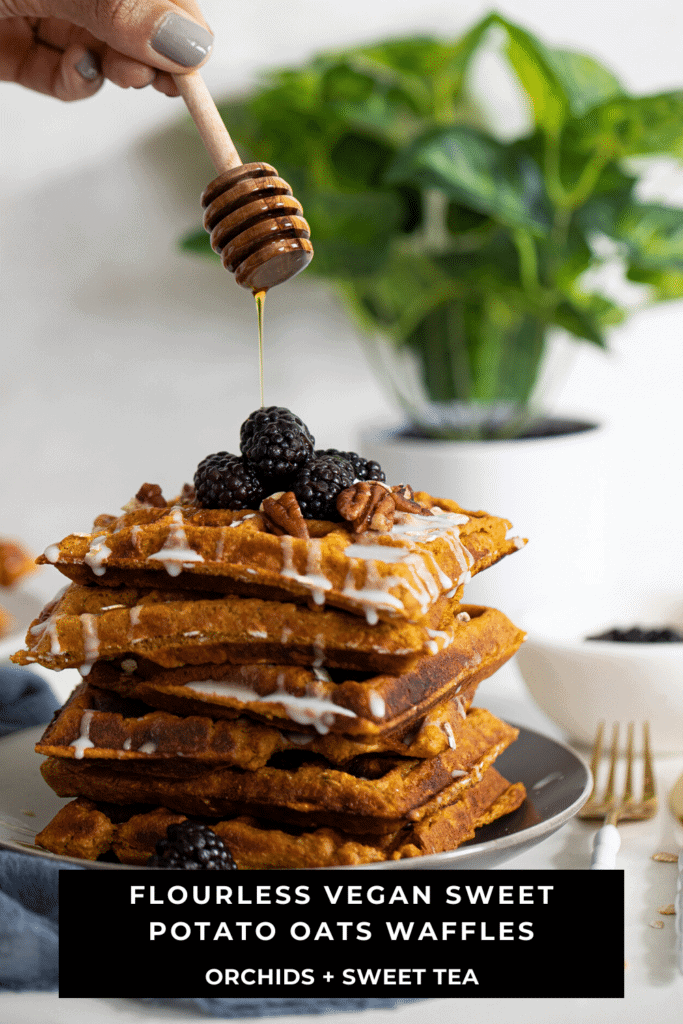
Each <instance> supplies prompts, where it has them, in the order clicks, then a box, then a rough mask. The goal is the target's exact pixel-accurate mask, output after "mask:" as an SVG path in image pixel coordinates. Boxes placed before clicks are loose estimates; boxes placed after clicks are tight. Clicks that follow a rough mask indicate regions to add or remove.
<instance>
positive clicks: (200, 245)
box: [180, 228, 216, 259]
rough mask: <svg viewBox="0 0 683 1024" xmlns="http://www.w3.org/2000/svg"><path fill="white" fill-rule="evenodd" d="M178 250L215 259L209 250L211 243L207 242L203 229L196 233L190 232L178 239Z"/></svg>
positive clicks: (206, 234)
mask: <svg viewBox="0 0 683 1024" xmlns="http://www.w3.org/2000/svg"><path fill="white" fill-rule="evenodd" d="M180 248H181V249H183V250H184V251H185V252H193V253H196V254H197V255H198V256H212V257H213V258H214V259H215V258H216V253H215V252H214V251H213V249H212V248H211V242H210V241H209V234H208V232H207V231H205V230H204V228H201V229H200V230H198V231H190V232H189V233H188V234H187V235H184V236H183V237H182V238H181V239H180Z"/></svg>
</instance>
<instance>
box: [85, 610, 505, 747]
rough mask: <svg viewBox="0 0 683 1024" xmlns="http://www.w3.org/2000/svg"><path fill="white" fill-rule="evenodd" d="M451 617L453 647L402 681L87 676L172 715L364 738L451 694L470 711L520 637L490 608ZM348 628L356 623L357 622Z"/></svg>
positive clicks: (337, 676)
mask: <svg viewBox="0 0 683 1024" xmlns="http://www.w3.org/2000/svg"><path fill="white" fill-rule="evenodd" d="M463 613H464V615H463ZM458 614H459V615H460V617H461V619H463V621H461V622H460V623H459V628H458V630H457V633H456V635H455V639H454V641H453V643H452V644H450V645H449V646H448V647H446V648H444V649H443V650H441V651H439V652H438V653H437V654H425V655H423V656H422V657H421V658H419V659H418V660H417V661H416V663H415V665H414V666H413V667H412V668H410V669H408V670H407V671H406V672H404V673H401V674H400V675H376V674H375V673H372V672H351V671H349V670H344V669H331V670H330V669H328V668H327V667H326V668H324V669H322V668H308V667H299V666H294V665H267V664H255V665H231V664H228V663H225V662H224V663H223V664H220V665H206V664H204V665H186V666H183V667H181V668H172V669H167V668H163V667H161V666H159V665H157V664H155V663H154V662H151V661H147V660H146V659H144V658H140V657H138V656H137V655H136V656H135V657H131V656H130V655H126V656H125V657H118V658H115V659H113V660H112V661H98V662H97V663H96V664H95V665H93V667H92V671H91V673H90V674H89V676H88V679H89V680H90V681H91V682H93V683H94V684H95V685H96V686H98V687H103V688H106V689H111V690H115V691H116V692H117V693H120V694H121V695H122V696H126V697H134V698H137V699H139V700H142V701H145V703H147V704H149V705H150V706H152V707H155V708H160V709H162V710H164V711H170V712H172V713H174V714H179V715H196V714H199V715H206V714H208V715H211V716H212V717H214V718H220V717H226V716H229V717H233V716H234V715H236V714H240V713H246V714H248V715H250V716H252V717H254V718H257V719H258V720H259V721H264V722H267V723H270V724H273V725H279V726H281V727H283V728H284V727H286V728H290V729H301V730H304V731H308V732H313V731H316V732H319V733H326V732H328V731H332V732H337V733H345V734H347V735H353V736H359V737H360V736H364V737H369V736H371V735H376V734H378V733H386V732H387V731H396V730H405V728H406V727H408V726H410V724H411V723H412V722H413V721H414V720H415V719H417V718H418V717H419V716H420V715H424V714H425V713H426V712H427V711H428V710H429V709H430V708H432V707H433V706H435V705H436V704H437V703H439V702H440V701H443V700H444V699H446V698H448V697H453V696H458V697H460V699H461V700H462V701H463V703H464V705H465V707H469V704H470V703H471V700H472V697H473V695H474V692H475V690H476V687H477V686H478V685H479V683H480V682H481V681H482V680H483V679H486V678H488V676H490V675H491V674H492V673H493V672H495V671H496V670H497V669H498V668H500V666H501V665H503V664H504V663H505V662H506V661H507V660H508V659H509V658H511V657H512V655H513V654H514V653H515V651H516V650H517V649H518V648H519V646H520V644H521V643H522V641H523V639H524V633H523V632H522V631H521V630H519V629H517V627H516V626H514V625H513V624H512V623H511V622H510V620H509V619H508V618H507V617H506V616H505V615H503V614H502V613H501V612H499V611H496V610H495V609H493V608H479V607H475V606H464V607H463V608H461V609H460V612H459V613H458ZM465 616H466V617H467V618H465ZM353 624H355V625H356V626H358V625H359V622H358V620H357V619H354V620H353ZM401 735H402V733H401ZM434 753H438V751H436V750H435V751H434Z"/></svg>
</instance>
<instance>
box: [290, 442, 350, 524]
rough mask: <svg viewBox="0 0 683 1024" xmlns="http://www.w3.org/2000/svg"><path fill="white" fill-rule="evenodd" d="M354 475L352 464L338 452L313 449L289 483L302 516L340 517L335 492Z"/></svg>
mask: <svg viewBox="0 0 683 1024" xmlns="http://www.w3.org/2000/svg"><path fill="white" fill-rule="evenodd" d="M354 479H355V470H354V468H353V466H352V464H351V463H350V462H347V461H346V459H344V458H342V457H341V455H339V454H334V455H332V454H329V453H327V452H326V453H324V454H318V453H316V454H315V456H314V457H313V458H312V459H311V460H310V462H307V463H306V465H305V466H303V467H302V468H301V469H300V470H299V472H298V473H297V475H296V477H295V478H294V481H293V483H292V490H293V491H294V494H295V495H296V499H297V501H298V502H299V508H300V509H301V512H302V515H303V517H304V519H339V518H340V517H339V513H338V512H337V495H338V494H339V493H340V492H341V491H343V490H344V489H345V488H346V487H350V486H351V484H352V483H353V481H354Z"/></svg>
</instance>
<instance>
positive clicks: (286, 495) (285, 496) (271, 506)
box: [259, 491, 310, 538]
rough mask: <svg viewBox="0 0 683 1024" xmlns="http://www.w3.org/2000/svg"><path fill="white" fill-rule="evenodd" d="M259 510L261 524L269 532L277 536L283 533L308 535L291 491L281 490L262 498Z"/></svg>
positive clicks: (291, 535) (294, 535)
mask: <svg viewBox="0 0 683 1024" xmlns="http://www.w3.org/2000/svg"><path fill="white" fill-rule="evenodd" d="M259 511H260V513H261V516H262V518H263V525H264V526H265V527H266V529H267V530H268V532H269V533H274V534H276V535H277V536H278V537H282V536H283V535H284V534H288V535H289V536H290V537H302V538H308V537H310V533H309V532H308V525H307V523H306V520H305V519H304V517H303V515H302V514H301V509H300V508H299V502H298V501H297V500H296V495H295V494H294V492H293V491H283V492H280V493H279V494H272V495H271V496H270V497H269V498H264V499H263V501H262V502H261V505H260V508H259Z"/></svg>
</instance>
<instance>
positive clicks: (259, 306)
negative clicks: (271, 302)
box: [254, 288, 266, 409]
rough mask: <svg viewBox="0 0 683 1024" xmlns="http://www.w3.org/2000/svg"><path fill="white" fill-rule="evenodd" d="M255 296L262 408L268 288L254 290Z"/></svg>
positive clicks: (263, 403) (262, 402)
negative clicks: (265, 312) (264, 315)
mask: <svg viewBox="0 0 683 1024" xmlns="http://www.w3.org/2000/svg"><path fill="white" fill-rule="evenodd" d="M254 298H255V299H256V316H257V318H258V373H259V385H260V394H261V408H262V409H263V407H264V405H265V402H264V400H263V306H264V303H265V301H266V289H265V288H264V289H262V291H260V292H254Z"/></svg>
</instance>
